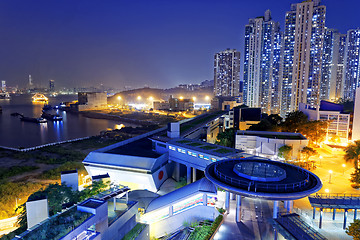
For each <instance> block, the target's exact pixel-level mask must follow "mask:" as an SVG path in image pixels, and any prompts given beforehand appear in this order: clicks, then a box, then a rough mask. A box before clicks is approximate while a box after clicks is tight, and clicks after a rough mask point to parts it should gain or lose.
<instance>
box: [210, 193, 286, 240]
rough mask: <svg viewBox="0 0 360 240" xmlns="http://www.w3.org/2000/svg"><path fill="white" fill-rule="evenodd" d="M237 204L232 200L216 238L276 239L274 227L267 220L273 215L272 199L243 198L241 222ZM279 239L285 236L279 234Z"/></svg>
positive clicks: (240, 239)
mask: <svg viewBox="0 0 360 240" xmlns="http://www.w3.org/2000/svg"><path fill="white" fill-rule="evenodd" d="M235 204H236V202H235V200H231V201H230V213H229V214H228V215H227V216H226V217H225V221H224V223H223V224H222V225H221V227H220V229H219V231H218V232H217V233H216V235H215V237H214V239H216V240H220V239H221V240H223V239H224V240H225V239H226V240H229V239H231V240H233V239H234V240H235V239H239V240H253V239H256V240H257V239H274V232H273V228H272V226H271V224H270V223H269V222H268V221H267V219H268V218H271V217H272V208H273V207H272V206H273V202H272V201H266V200H259V199H249V198H243V199H242V213H241V222H240V223H237V222H236V221H235V211H236V210H235ZM278 239H279V240H282V239H284V238H282V237H281V236H278Z"/></svg>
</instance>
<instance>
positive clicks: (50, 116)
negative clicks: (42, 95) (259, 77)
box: [41, 111, 63, 121]
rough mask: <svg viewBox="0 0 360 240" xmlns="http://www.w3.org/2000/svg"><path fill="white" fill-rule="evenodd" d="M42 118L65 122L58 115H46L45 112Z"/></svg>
mask: <svg viewBox="0 0 360 240" xmlns="http://www.w3.org/2000/svg"><path fill="white" fill-rule="evenodd" d="M41 117H42V118H45V119H47V120H49V121H62V120H63V118H62V117H61V116H60V115H58V114H50V113H46V112H44V111H43V113H42V115H41Z"/></svg>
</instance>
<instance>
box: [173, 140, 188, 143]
mask: <svg viewBox="0 0 360 240" xmlns="http://www.w3.org/2000/svg"><path fill="white" fill-rule="evenodd" d="M176 142H177V143H189V142H190V141H189V140H179V141H176Z"/></svg>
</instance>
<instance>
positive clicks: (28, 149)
mask: <svg viewBox="0 0 360 240" xmlns="http://www.w3.org/2000/svg"><path fill="white" fill-rule="evenodd" d="M89 138H91V137H82V138H74V139H69V140H65V141H60V142H53V143H47V144H43V145H39V146H35V147H29V148H13V147H5V146H0V148H2V149H6V150H12V151H17V152H28V151H33V150H36V149H40V148H44V147H48V146H54V145H59V144H63V143H70V142H76V141H81V140H85V139H89Z"/></svg>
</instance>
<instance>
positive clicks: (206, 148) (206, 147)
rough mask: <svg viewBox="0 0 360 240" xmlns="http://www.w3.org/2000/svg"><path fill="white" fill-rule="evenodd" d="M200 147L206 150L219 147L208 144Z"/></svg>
mask: <svg viewBox="0 0 360 240" xmlns="http://www.w3.org/2000/svg"><path fill="white" fill-rule="evenodd" d="M200 148H201V149H204V150H212V149H216V148H217V147H215V146H208V145H206V146H203V147H200Z"/></svg>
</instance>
